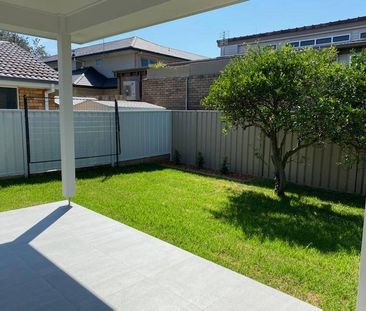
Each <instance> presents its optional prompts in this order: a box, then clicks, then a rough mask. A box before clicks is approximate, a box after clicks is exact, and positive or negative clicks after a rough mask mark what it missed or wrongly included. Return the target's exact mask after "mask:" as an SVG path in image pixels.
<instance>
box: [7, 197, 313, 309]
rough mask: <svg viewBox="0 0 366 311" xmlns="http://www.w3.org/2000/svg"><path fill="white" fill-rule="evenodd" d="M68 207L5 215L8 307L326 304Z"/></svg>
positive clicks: (286, 306) (291, 306)
mask: <svg viewBox="0 0 366 311" xmlns="http://www.w3.org/2000/svg"><path fill="white" fill-rule="evenodd" d="M65 205H66V202H58V203H52V204H46V205H41V206H36V207H31V208H24V209H19V210H13V211H9V212H3V213H0V305H1V310H27V311H30V310H129V311H130V310H139V311H141V310H154V311H156V310H169V311H171V310H291V311H293V310H319V309H317V308H315V307H313V306H311V305H309V304H306V303H304V302H302V301H300V300H297V299H295V298H293V297H291V296H289V295H286V294H284V293H282V292H280V291H277V290H275V289H273V288H270V287H268V286H265V285H263V284H260V283H258V282H256V281H254V280H252V279H249V278H247V277H245V276H243V275H240V274H238V273H235V272H233V271H230V270H228V269H226V268H223V267H221V266H219V265H216V264H214V263H212V262H210V261H207V260H205V259H202V258H200V257H197V256H195V255H193V254H191V253H188V252H186V251H184V250H181V249H179V248H177V247H175V246H172V245H170V244H168V243H166V242H163V241H161V240H158V239H156V238H154V237H151V236H149V235H147V234H144V233H142V232H140V231H137V230H135V229H133V228H131V227H128V226H126V225H123V224H121V223H119V222H116V221H114V220H111V219H109V218H107V217H104V216H102V215H100V214H97V213H95V212H93V211H90V210H88V209H86V208H83V207H81V206H78V205H75V204H73V207H72V208H69V207H66V206H65Z"/></svg>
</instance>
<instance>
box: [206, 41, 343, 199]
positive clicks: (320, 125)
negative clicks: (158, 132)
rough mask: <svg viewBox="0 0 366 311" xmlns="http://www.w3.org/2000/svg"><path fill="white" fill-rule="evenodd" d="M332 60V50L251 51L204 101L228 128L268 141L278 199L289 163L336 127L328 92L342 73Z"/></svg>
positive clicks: (332, 99)
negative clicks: (290, 141) (290, 139)
mask: <svg viewBox="0 0 366 311" xmlns="http://www.w3.org/2000/svg"><path fill="white" fill-rule="evenodd" d="M336 57H337V52H336V50H335V49H333V48H330V49H322V50H317V49H310V48H309V49H305V50H302V51H301V52H299V51H298V50H295V49H294V48H292V47H291V46H283V47H281V48H279V49H276V50H274V49H271V48H261V47H255V48H252V49H250V50H249V51H248V53H247V54H246V55H245V56H242V57H237V58H235V59H234V60H233V61H232V62H231V63H230V64H229V65H228V66H227V67H226V68H225V70H224V71H223V72H222V74H221V75H220V76H219V78H218V79H217V80H216V81H215V82H214V83H213V85H212V86H211V88H210V91H209V95H208V96H207V97H206V98H205V99H204V100H203V105H204V106H206V107H207V108H209V109H215V110H219V111H221V112H222V117H223V120H224V122H225V124H226V126H227V127H228V128H230V127H238V126H240V127H242V128H243V129H246V128H248V127H251V126H255V127H257V128H259V129H260V130H261V131H262V132H263V134H264V135H265V136H266V137H268V139H269V141H270V143H271V160H272V163H273V166H274V168H275V170H274V176H275V191H276V193H277V194H278V195H282V194H284V191H285V188H286V173H285V169H286V165H287V164H288V162H289V160H290V159H291V157H293V156H294V155H295V154H296V153H297V152H298V151H299V150H301V149H303V148H306V147H308V146H311V145H313V144H317V143H323V142H325V141H326V140H327V139H328V138H329V133H330V132H331V128H332V127H334V124H335V122H339V115H337V114H336V113H335V112H336V111H337V109H338V108H337V106H338V105H339V100H338V99H337V98H336V96H335V95H336V94H334V93H333V92H332V88H333V86H334V84H333V81H334V77H335V76H337V74H338V73H339V72H342V73H343V71H342V70H343V69H342V65H341V64H339V63H337V62H336ZM337 94H338V93H337ZM290 133H294V134H295V137H296V141H295V144H294V145H293V146H287V145H286V139H287V136H288V135H289V134H290Z"/></svg>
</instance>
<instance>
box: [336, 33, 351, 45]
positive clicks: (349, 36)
mask: <svg viewBox="0 0 366 311" xmlns="http://www.w3.org/2000/svg"><path fill="white" fill-rule="evenodd" d="M346 36H348V40H342V41H334V38H339V37H346ZM350 41H351V34H349V33H348V34H343V35H336V36H332V43H342V42H350Z"/></svg>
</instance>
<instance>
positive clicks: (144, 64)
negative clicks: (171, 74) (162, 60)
mask: <svg viewBox="0 0 366 311" xmlns="http://www.w3.org/2000/svg"><path fill="white" fill-rule="evenodd" d="M156 63H157V61H156V60H154V59H148V58H141V67H149V66H150V65H153V64H156Z"/></svg>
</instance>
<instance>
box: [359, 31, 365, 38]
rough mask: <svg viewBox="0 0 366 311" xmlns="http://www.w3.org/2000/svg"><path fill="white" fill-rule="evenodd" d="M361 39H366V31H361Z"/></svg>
mask: <svg viewBox="0 0 366 311" xmlns="http://www.w3.org/2000/svg"><path fill="white" fill-rule="evenodd" d="M362 36H364V37H362ZM360 40H366V31H363V32H360Z"/></svg>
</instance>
